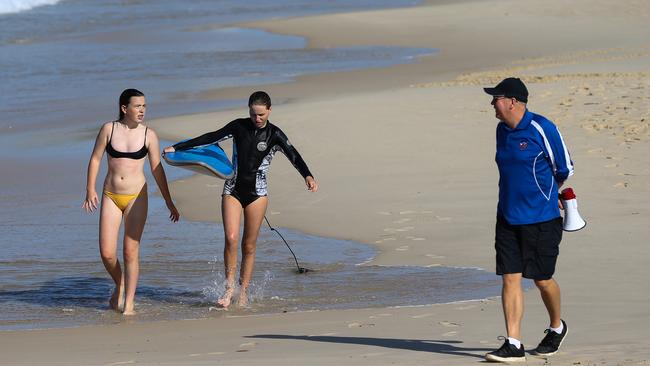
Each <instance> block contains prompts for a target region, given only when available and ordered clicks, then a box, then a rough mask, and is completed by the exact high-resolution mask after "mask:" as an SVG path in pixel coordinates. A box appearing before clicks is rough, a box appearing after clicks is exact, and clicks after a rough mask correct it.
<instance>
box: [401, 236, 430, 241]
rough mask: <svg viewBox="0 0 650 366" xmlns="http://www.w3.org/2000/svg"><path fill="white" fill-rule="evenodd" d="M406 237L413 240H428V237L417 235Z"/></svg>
mask: <svg viewBox="0 0 650 366" xmlns="http://www.w3.org/2000/svg"><path fill="white" fill-rule="evenodd" d="M406 239H409V240H413V241H421V240H426V238H419V237H415V236H410V235H409V236H407V237H406Z"/></svg>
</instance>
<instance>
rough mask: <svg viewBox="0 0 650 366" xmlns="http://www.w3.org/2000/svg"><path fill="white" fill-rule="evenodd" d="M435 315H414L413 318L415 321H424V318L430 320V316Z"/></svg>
mask: <svg viewBox="0 0 650 366" xmlns="http://www.w3.org/2000/svg"><path fill="white" fill-rule="evenodd" d="M433 315H435V314H433V313H426V314H420V315H412V316H411V318H413V319H422V318H428V317H430V316H433Z"/></svg>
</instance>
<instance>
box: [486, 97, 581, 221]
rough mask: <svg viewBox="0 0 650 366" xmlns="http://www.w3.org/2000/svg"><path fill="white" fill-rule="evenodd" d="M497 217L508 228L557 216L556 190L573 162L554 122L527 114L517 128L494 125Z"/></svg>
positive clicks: (571, 173)
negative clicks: (495, 127)
mask: <svg viewBox="0 0 650 366" xmlns="http://www.w3.org/2000/svg"><path fill="white" fill-rule="evenodd" d="M496 133H497V153H496V159H495V160H496V162H497V166H498V167H499V204H498V206H497V214H498V215H500V216H502V217H503V218H505V219H506V221H507V222H508V223H509V224H511V225H524V224H533V223H538V222H544V221H548V220H552V219H555V218H557V217H559V216H560V209H559V208H558V202H557V200H558V186H559V185H560V184H561V183H562V182H564V181H565V180H566V179H567V178H568V177H570V176H571V175H573V162H572V161H571V157H570V156H569V150H568V149H567V147H566V145H565V144H564V140H563V139H562V135H561V134H560V131H559V130H558V129H557V127H556V126H555V125H554V124H553V122H551V121H549V120H548V119H546V118H545V117H543V116H540V115H539V114H535V113H532V112H530V111H528V110H526V113H525V114H524V116H523V118H522V119H521V121H520V122H519V124H518V125H517V127H516V128H514V129H513V128H510V127H508V126H507V125H506V123H505V122H503V121H502V122H500V123H499V124H498V125H497V131H496Z"/></svg>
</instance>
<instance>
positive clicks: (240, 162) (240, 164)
mask: <svg viewBox="0 0 650 366" xmlns="http://www.w3.org/2000/svg"><path fill="white" fill-rule="evenodd" d="M248 108H249V114H250V118H240V119H236V120H234V121H232V122H230V123H228V124H227V125H226V126H224V127H223V128H221V129H219V130H217V131H214V132H209V133H206V134H204V135H201V136H199V137H196V138H193V139H191V140H187V141H184V142H180V143H178V144H175V145H174V146H170V147H167V148H165V150H164V151H165V152H166V153H167V152H174V151H176V150H187V149H190V148H192V147H195V146H201V145H208V144H213V143H215V142H219V141H221V140H225V139H227V138H232V139H233V140H234V141H233V165H234V166H235V177H234V178H232V179H228V180H226V182H225V183H224V187H223V195H222V197H223V198H222V201H221V214H222V218H223V229H224V235H225V245H224V254H223V256H224V266H225V273H226V292H225V293H224V295H223V297H222V298H221V299H219V300H218V301H217V305H219V306H221V307H224V308H227V307H228V306H229V305H230V303H231V300H232V296H233V293H234V287H235V286H234V285H235V271H236V269H237V245H238V242H239V225H240V218H241V213H242V210H243V212H244V234H243V238H242V260H241V269H240V274H239V283H240V286H241V290H240V295H239V299H238V302H239V305H241V306H245V305H247V303H248V296H247V292H248V286H249V284H250V280H251V277H252V274H253V266H254V265H255V249H256V245H257V236H258V234H259V230H260V226H261V225H262V221H263V220H264V215H265V214H266V207H267V205H268V197H267V182H266V175H267V172H268V169H269V166H270V165H271V160H272V159H273V156H274V154H275V153H276V152H277V151H281V152H283V153H284V155H286V157H287V158H288V159H289V161H290V162H291V163H292V164H293V166H294V167H295V168H296V169H297V170H298V172H300V174H301V175H302V176H303V178H305V184H307V189H308V190H310V191H312V192H316V191H317V190H318V183H316V181H315V180H314V178H313V176H312V174H311V172H310V171H309V168H308V167H307V164H305V161H304V160H303V159H302V157H301V156H300V154H299V153H298V151H297V150H296V148H295V147H293V146H292V145H291V143H290V142H289V139H288V138H287V136H286V135H285V134H284V132H282V130H280V128H278V127H277V126H275V125H273V124H272V123H270V122H269V121H268V119H269V114H270V113H271V98H270V97H269V95H268V94H267V93H265V92H263V91H258V92H255V93H253V94H252V95H251V96H250V98H249V100H248Z"/></svg>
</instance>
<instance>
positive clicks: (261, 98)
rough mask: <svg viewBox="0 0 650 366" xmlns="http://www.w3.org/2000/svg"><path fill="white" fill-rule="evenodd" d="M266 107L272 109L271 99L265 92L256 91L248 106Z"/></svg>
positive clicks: (249, 99)
mask: <svg viewBox="0 0 650 366" xmlns="http://www.w3.org/2000/svg"><path fill="white" fill-rule="evenodd" d="M254 105H265V106H266V108H267V109H268V108H271V97H270V96H269V95H268V94H266V92H263V91H261V90H260V91H256V92H255V93H253V94H251V96H250V97H249V98H248V106H249V107H252V106H254Z"/></svg>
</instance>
